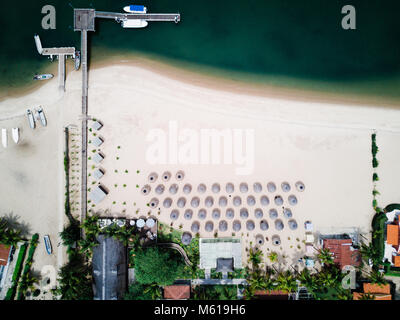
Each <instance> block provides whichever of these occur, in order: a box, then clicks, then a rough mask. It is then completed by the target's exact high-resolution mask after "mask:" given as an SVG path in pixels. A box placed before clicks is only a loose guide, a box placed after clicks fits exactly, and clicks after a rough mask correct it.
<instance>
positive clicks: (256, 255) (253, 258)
mask: <svg viewBox="0 0 400 320" xmlns="http://www.w3.org/2000/svg"><path fill="white" fill-rule="evenodd" d="M262 257H263V253H262V251H261V250H260V249H258V248H250V250H249V260H248V261H249V263H251V264H252V267H253V269H258V267H259V264H260V263H261V262H262Z"/></svg>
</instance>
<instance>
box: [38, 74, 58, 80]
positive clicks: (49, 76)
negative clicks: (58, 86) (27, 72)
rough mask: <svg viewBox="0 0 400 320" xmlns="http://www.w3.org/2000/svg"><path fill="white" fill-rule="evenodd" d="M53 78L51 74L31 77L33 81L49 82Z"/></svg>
mask: <svg viewBox="0 0 400 320" xmlns="http://www.w3.org/2000/svg"><path fill="white" fill-rule="evenodd" d="M53 77H54V75H52V74H51V73H46V74H37V75H35V76H34V77H33V80H49V79H51V78H53Z"/></svg>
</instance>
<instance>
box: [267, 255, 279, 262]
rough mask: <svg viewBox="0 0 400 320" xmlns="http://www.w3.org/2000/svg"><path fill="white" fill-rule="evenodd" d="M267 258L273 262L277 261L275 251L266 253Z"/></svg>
mask: <svg viewBox="0 0 400 320" xmlns="http://www.w3.org/2000/svg"><path fill="white" fill-rule="evenodd" d="M268 258H269V260H270V261H271V262H272V263H275V262H276V261H278V254H277V253H276V252H271V253H270V254H269V255H268Z"/></svg>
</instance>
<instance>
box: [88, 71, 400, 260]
mask: <svg viewBox="0 0 400 320" xmlns="http://www.w3.org/2000/svg"><path fill="white" fill-rule="evenodd" d="M90 85H91V87H90V95H89V110H90V112H89V113H90V115H92V116H94V117H95V118H97V119H99V120H101V121H103V123H104V128H103V129H101V131H100V133H99V134H100V136H102V137H104V139H105V143H104V144H103V145H102V146H101V147H100V149H101V151H102V152H103V153H104V154H105V156H106V158H105V160H104V161H103V163H102V164H101V167H103V168H104V169H105V170H106V174H105V176H104V177H103V178H102V179H101V183H102V184H103V185H104V186H106V187H107V188H108V189H109V190H110V193H109V195H108V196H107V199H106V200H104V201H103V202H102V203H101V204H100V205H97V206H95V207H94V208H93V209H94V210H107V211H109V212H111V213H114V214H115V215H118V214H119V213H120V212H122V211H124V212H125V214H126V215H127V216H141V215H147V214H148V212H149V211H150V212H151V215H154V216H156V217H158V218H159V219H160V220H161V221H163V222H166V223H168V224H169V223H170V222H171V220H170V218H169V215H170V212H171V210H172V209H176V200H177V199H178V198H179V197H180V196H184V195H183V193H182V186H183V185H184V184H185V183H189V184H191V185H192V187H193V190H192V192H191V194H190V195H189V196H185V197H186V198H187V204H186V206H185V208H183V209H179V208H178V209H179V211H180V217H179V219H178V221H176V222H174V226H175V227H177V226H179V225H180V224H182V225H183V228H182V230H186V231H190V226H191V223H192V222H193V221H194V220H196V221H199V219H197V212H198V209H200V208H204V207H205V206H204V198H205V196H207V195H211V196H213V197H214V200H215V199H216V198H217V197H216V196H215V195H213V194H212V192H210V191H207V192H206V193H205V194H204V195H202V196H199V195H198V194H197V193H196V191H195V190H196V188H197V185H198V184H199V183H204V184H206V185H207V187H208V190H210V187H211V185H212V183H214V182H219V183H220V184H221V186H224V185H225V184H226V183H227V182H232V183H234V184H235V187H236V191H237V192H235V195H236V194H237V195H240V193H239V192H238V185H239V183H240V182H247V183H248V185H249V186H250V187H251V186H252V185H253V183H254V182H260V183H261V184H262V185H263V188H264V190H265V189H266V184H267V182H269V181H273V182H275V183H276V185H277V186H278V189H280V184H281V183H282V182H283V181H288V182H289V183H290V184H291V186H292V190H293V189H294V184H295V182H296V181H298V180H301V181H303V182H304V184H305V186H306V190H305V191H304V192H303V193H299V192H297V191H294V192H289V194H292V193H293V194H295V195H296V196H297V197H298V200H299V203H298V204H297V205H296V206H295V207H294V208H292V211H293V218H294V219H296V221H297V223H298V225H299V228H298V230H297V231H296V232H294V231H289V230H288V227H287V225H286V219H285V218H282V220H283V221H284V223H285V229H284V230H285V231H279V232H278V231H275V230H274V227H273V222H272V221H271V219H270V218H269V217H268V215H267V213H266V211H265V210H264V217H266V219H267V221H268V223H269V226H270V228H269V230H268V231H266V232H265V231H264V232H262V231H261V230H260V229H259V225H258V220H257V219H255V218H254V215H253V210H254V208H258V207H260V204H259V196H258V199H257V204H256V205H255V206H254V207H249V213H250V216H249V219H252V220H253V221H254V222H255V223H256V228H255V230H254V231H252V232H247V231H244V222H243V221H242V230H241V232H239V233H236V235H239V234H242V232H243V236H244V238H243V239H244V242H245V243H248V244H249V243H250V241H253V243H254V236H255V235H256V234H262V235H263V236H267V237H268V238H269V242H266V244H265V245H264V248H267V247H268V248H269V249H270V250H277V249H278V250H277V251H279V252H282V253H284V254H286V255H289V256H291V257H294V256H296V257H297V254H294V253H296V252H297V249H296V247H297V245H298V242H297V241H296V240H295V239H296V238H299V239H300V240H303V239H304V228H303V223H304V221H306V220H311V221H312V222H313V223H314V230H316V231H324V232H327V231H335V230H336V231H338V230H343V229H344V228H359V229H360V231H361V232H363V233H367V232H368V231H369V229H370V222H371V218H372V216H373V210H372V207H371V202H372V194H371V191H372V180H371V179H372V167H371V151H370V150H371V147H370V146H371V137H370V135H371V133H372V131H373V129H376V130H377V132H378V138H377V140H378V144H379V146H380V150H381V152H380V153H379V155H378V158H379V159H381V165H380V167H379V170H378V172H379V173H380V172H382V177H381V181H380V182H379V185H378V188H379V191H380V192H381V194H382V196H381V197H379V199H378V200H379V203H380V205H381V206H384V205H386V204H388V203H390V202H399V201H400V196H399V195H398V193H397V195H396V191H395V190H396V181H397V180H398V179H399V178H400V165H399V164H398V163H396V161H395V159H396V158H398V157H399V153H400V151H399V148H398V147H399V142H397V141H396V140H397V139H398V138H399V133H400V117H399V115H400V112H399V111H398V110H391V109H384V108H380V107H379V106H376V107H362V106H345V105H334V104H322V103H315V102H313V103H307V102H296V101H293V100H290V101H289V100H282V99H272V98H266V97H258V96H249V95H245V94H235V93H232V92H227V91H217V90H213V89H207V88H204V87H199V86H194V85H191V84H185V83H183V82H179V81H177V80H172V79H170V78H167V77H164V76H162V75H159V74H155V73H154V72H150V71H147V70H145V69H143V68H138V67H128V66H114V67H109V68H105V69H99V70H95V71H93V72H92V73H91V83H90ZM111 92H112V94H111ZM301 98H302V99H303V98H304V97H301ZM171 120H172V121H177V123H178V126H179V128H180V129H184V128H194V129H204V128H216V129H224V128H225V129H234V128H238V129H239V128H242V129H246V128H254V129H255V149H256V156H255V159H256V160H255V169H254V173H253V174H251V175H249V176H238V175H236V174H235V171H234V168H235V166H232V165H150V164H149V163H148V162H147V160H146V158H145V153H146V150H147V148H148V145H149V143H148V142H146V135H147V133H148V131H149V130H150V129H154V128H161V129H165V130H166V131H167V130H168V123H169V121H171ZM118 146H120V147H121V148H120V149H118ZM91 149H94V147H93V148H92V147H89V150H91ZM89 153H90V152H89ZM116 157H119V160H117V159H116ZM114 170H117V171H118V172H117V173H115V172H114ZM125 170H128V173H125V172H124V171H125ZM137 170H139V171H140V173H139V174H137V173H136V171H137ZM178 170H183V171H184V172H185V179H184V181H182V182H179V183H178V184H179V185H180V192H178V194H177V195H174V196H170V195H168V196H169V197H171V199H172V200H173V205H172V207H171V208H169V209H165V208H163V206H162V201H163V200H164V199H165V198H166V197H167V195H166V193H168V192H167V191H166V192H164V194H163V195H161V196H156V194H155V193H154V188H155V186H156V185H157V184H158V183H149V182H148V180H147V177H148V175H149V174H150V173H151V172H157V173H158V175H159V179H158V181H160V176H161V174H162V173H163V172H164V171H170V172H171V173H172V175H173V177H174V175H175V173H176V172H177V171H178ZM172 180H173V179H171V180H170V181H169V182H168V183H166V184H165V185H166V186H167V188H168V187H169V185H171V184H172ZM90 181H92V180H90ZM114 184H117V185H118V186H117V187H115V186H114ZM124 184H126V185H127V186H126V187H123V185H124ZM136 184H138V185H139V186H140V188H139V189H138V188H136ZM145 184H149V185H151V186H152V191H151V193H150V194H149V195H148V196H143V195H142V194H141V193H140V189H141V188H142V186H143V185H145ZM263 193H264V192H263ZM222 194H223V195H225V196H227V194H226V192H220V194H219V195H222ZM252 194H253V195H256V194H255V193H254V192H252ZM267 194H268V193H267ZM279 194H281V195H283V196H284V199H285V201H286V202H285V203H286V205H287V194H284V193H283V192H281V191H280V192H279ZM195 195H196V196H199V197H200V198H201V200H202V201H201V205H200V206H199V208H197V209H193V208H192V209H193V211H194V215H193V219H192V220H191V221H187V220H184V219H183V213H184V210H185V209H186V208H190V204H189V201H190V199H191V198H192V197H193V196H195ZM233 196H234V195H232V197H233ZM268 196H269V198H270V201H271V204H270V205H269V206H268V207H267V208H268V209H270V208H273V207H276V206H275V205H274V204H272V198H273V196H271V195H270V194H268ZM152 197H156V198H158V200H159V202H160V204H159V205H158V207H159V208H161V213H160V215H158V214H157V211H158V210H150V209H149V208H148V207H147V206H146V204H147V203H148V202H149V201H150V199H151V198H152ZM243 199H244V197H242V201H243ZM114 201H115V204H114V203H113V202H114ZM124 202H125V203H126V204H124ZM134 203H136V205H134ZM243 206H245V205H242V206H240V207H238V208H236V207H233V205H232V200H231V199H230V200H229V201H228V207H233V208H234V209H235V219H236V217H238V215H239V209H240V208H241V207H243ZM214 207H217V205H216V204H214V206H213V208H214ZM137 209H139V213H138V214H136V210H137ZM278 209H279V208H278ZM224 212H225V210H224V209H223V210H222V215H221V219H225V218H224ZM107 214H109V213H108V212H107V213H106V215H107ZM210 214H211V209H210V208H209V209H208V217H207V219H206V220H205V221H208V220H213V219H211V218H210ZM280 217H282V214H281V212H280ZM225 220H227V219H225ZM239 220H241V219H239ZM205 221H203V222H201V229H200V235H201V236H202V237H208V236H210V237H213V234H214V232H205V231H204V223H205ZM227 221H228V225H229V228H228V231H227V232H218V236H231V232H232V230H231V228H230V226H231V221H230V220H227ZM217 225H218V222H216V221H214V228H215V227H217ZM247 233H249V236H247ZM273 234H279V235H280V236H281V240H282V250H280V249H279V247H278V248H276V247H273V246H272V245H271V237H272V235H273ZM288 237H290V240H288ZM291 246H292V247H291ZM295 249H296V250H295ZM303 249H304V246H303V245H301V249H300V251H303ZM297 253H298V252H297Z"/></svg>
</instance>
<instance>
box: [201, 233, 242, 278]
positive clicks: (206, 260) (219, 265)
mask: <svg viewBox="0 0 400 320" xmlns="http://www.w3.org/2000/svg"><path fill="white" fill-rule="evenodd" d="M199 251H200V269H205V274H206V278H207V275H210V273H211V269H215V271H216V272H222V276H223V278H227V277H228V272H233V271H234V269H241V268H242V242H241V239H239V238H200V241H199Z"/></svg>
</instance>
